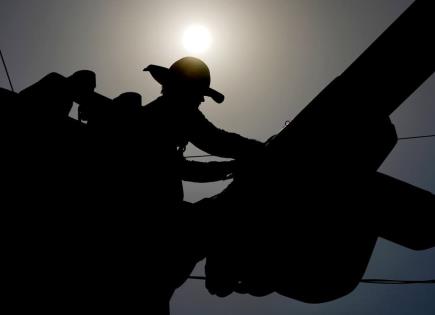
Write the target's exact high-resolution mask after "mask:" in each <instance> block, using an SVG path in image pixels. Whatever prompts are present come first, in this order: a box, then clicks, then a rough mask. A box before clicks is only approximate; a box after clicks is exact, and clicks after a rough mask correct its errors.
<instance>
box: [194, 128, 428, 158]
mask: <svg viewBox="0 0 435 315" xmlns="http://www.w3.org/2000/svg"><path fill="white" fill-rule="evenodd" d="M434 137H435V134H433V135H423V136H414V137H402V138H397V140H399V141H401V140H413V139H422V138H434ZM211 156H214V155H211V154H204V155H189V156H186V158H187V159H197V158H205V157H211Z"/></svg>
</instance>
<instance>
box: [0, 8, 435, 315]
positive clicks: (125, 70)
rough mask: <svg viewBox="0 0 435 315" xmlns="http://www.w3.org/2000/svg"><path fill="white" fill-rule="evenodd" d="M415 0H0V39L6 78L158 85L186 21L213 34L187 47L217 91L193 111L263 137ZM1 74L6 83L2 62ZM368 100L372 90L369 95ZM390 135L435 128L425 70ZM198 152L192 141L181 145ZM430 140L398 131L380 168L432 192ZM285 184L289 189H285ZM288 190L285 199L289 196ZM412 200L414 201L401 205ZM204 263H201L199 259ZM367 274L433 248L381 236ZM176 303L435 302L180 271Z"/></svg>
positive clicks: (244, 307)
mask: <svg viewBox="0 0 435 315" xmlns="http://www.w3.org/2000/svg"><path fill="white" fill-rule="evenodd" d="M411 3H412V0H305V1H302V0H299V1H295V0H282V1H280V0H262V1H260V0H246V1H239V0H231V1H229V0H228V1H227V0H219V1H217V0H216V1H215V0H209V1H166V0H159V1H146V0H144V1H133V0H124V1H115V0H106V1H103V0H88V1H84V0H75V1H72V0H70V1H66V0H50V1H46V0H27V1H23V0H0V48H1V49H2V51H3V54H4V55H5V58H6V61H7V63H8V66H9V71H10V74H11V76H12V80H13V83H14V86H15V89H16V90H18V91H20V90H22V89H23V88H25V87H27V86H28V85H30V84H32V83H34V82H35V81H37V80H39V79H40V78H41V77H42V76H44V75H45V74H47V73H49V72H51V71H56V72H59V73H61V74H63V75H70V74H72V73H73V72H74V71H76V70H79V69H90V70H93V71H95V72H96V73H97V91H98V92H100V93H102V94H104V95H106V96H109V97H115V96H117V95H119V94H120V93H122V92H126V91H136V92H139V93H141V94H142V96H143V102H144V104H146V103H147V102H149V101H151V100H152V99H154V98H155V97H157V96H158V95H159V93H160V86H159V85H158V84H157V83H156V82H155V81H153V80H152V79H151V77H150V76H149V74H147V73H143V72H142V71H141V70H142V69H143V68H144V66H146V65H148V64H159V65H163V66H169V65H170V64H171V63H172V62H174V61H175V60H177V59H179V58H181V57H183V56H186V55H190V53H189V52H187V51H185V49H184V47H183V45H182V42H181V38H182V34H183V31H184V30H185V29H186V27H188V26H189V25H191V24H202V25H204V26H205V27H207V28H208V29H209V31H210V32H211V34H212V38H213V39H212V46H211V48H210V49H209V50H208V51H206V52H204V53H203V54H200V55H196V56H197V57H200V58H202V59H203V60H204V61H205V62H206V63H208V65H209V66H210V69H211V73H212V86H213V87H214V88H216V89H217V90H219V91H221V92H222V93H224V94H225V96H226V101H225V102H224V103H223V104H220V105H217V104H215V103H213V102H212V101H211V100H207V102H206V103H205V104H204V105H203V106H202V111H203V112H204V113H205V114H206V115H207V117H208V118H209V119H210V120H211V121H213V122H214V123H215V124H216V125H218V126H219V127H221V128H224V129H226V130H229V131H235V132H238V133H241V134H243V135H245V136H248V137H252V138H256V139H259V140H266V139H267V138H269V137H270V136H272V135H273V134H275V133H277V132H278V131H279V130H280V129H281V128H282V126H283V124H284V122H285V121H286V120H289V119H291V118H292V117H294V116H295V115H296V114H297V113H298V112H299V111H300V110H301V109H302V108H303V107H304V106H305V105H307V104H308V102H309V101H310V100H311V99H312V98H313V97H314V96H315V95H316V94H317V93H319V92H320V91H321V90H322V88H323V87H325V86H326V85H327V84H328V83H329V82H330V81H331V80H332V79H333V78H334V77H336V76H337V75H339V74H340V73H341V72H343V71H344V70H345V69H346V67H347V66H348V65H349V64H350V63H351V62H352V61H353V60H355V59H356V58H357V57H358V56H359V55H360V54H361V53H362V52H363V50H364V49H365V48H367V47H368V45H369V44H370V43H371V42H373V41H374V40H375V39H376V37H377V36H379V35H380V34H381V33H382V31H384V30H385V28H386V27H387V26H388V25H390V24H391V23H392V22H393V21H394V20H395V19H396V18H397V17H398V16H399V15H400V14H401V13H402V12H403V11H404V10H405V9H406V8H407V7H408V6H409V5H410V4H411ZM0 86H1V87H8V83H7V79H6V75H5V73H4V70H3V69H2V68H1V69H0ZM374 101H376V100H374ZM392 119H393V122H394V123H395V125H396V128H397V132H398V134H399V136H414V135H421V134H434V133H435V78H434V76H432V77H431V78H430V79H429V80H428V81H427V82H426V83H425V84H424V85H423V86H422V87H421V88H420V89H419V90H418V91H417V92H416V93H415V94H414V95H413V96H412V97H410V98H409V99H408V100H407V101H406V102H405V103H404V104H403V105H402V106H401V107H400V108H399V109H398V110H397V111H396V112H395V113H394V114H393V117H392ZM191 153H198V151H197V150H196V149H195V148H189V150H188V154H191ZM434 161H435V140H434V139H426V140H423V139H422V140H417V141H402V142H400V143H399V144H398V145H397V147H396V148H395V150H394V151H393V152H392V154H391V155H390V157H389V158H388V159H387V161H386V162H385V163H384V165H383V166H382V171H384V172H385V173H387V174H389V175H392V176H394V177H397V178H399V179H402V180H405V181H407V182H410V183H412V184H414V185H417V186H419V187H422V188H425V189H427V190H429V191H431V192H432V193H435V167H434ZM226 184H227V183H223V182H220V183H214V184H201V185H198V184H186V185H185V194H186V199H187V200H190V201H195V200H199V199H201V198H203V197H205V196H210V195H214V194H216V193H217V192H219V191H220V190H221V189H222V188H223V187H225V185H226ZM289 196H291V192H289ZM289 202H291V200H289ZM410 210H411V209H410ZM196 273H197V274H202V273H203V271H202V270H201V268H200V267H198V270H197V271H196ZM366 277H386V278H404V279H412V278H417V279H423V278H435V250H429V251H425V252H412V251H410V250H407V249H405V248H401V247H399V246H396V245H394V244H391V243H389V242H386V241H382V240H380V241H379V243H378V245H377V247H376V250H375V253H374V256H373V258H372V261H371V263H370V266H369V268H368V271H367V274H366ZM172 312H173V314H175V315H181V314H210V315H213V314H216V315H217V314H241V315H243V314H253V315H266V314H435V287H434V286H431V287H430V286H409V287H408V286H406V287H403V286H402V287H398V286H373V285H361V286H359V287H358V289H357V290H355V291H354V292H353V293H352V294H350V295H349V296H347V297H345V298H343V299H340V300H338V301H334V302H331V303H326V304H320V305H307V304H303V303H299V302H296V301H294V300H291V299H287V298H283V297H279V296H278V295H271V296H268V297H264V298H253V297H250V296H242V295H232V296H230V297H228V298H225V299H219V298H216V297H213V296H210V295H208V293H207V292H206V290H205V289H204V287H203V283H201V282H194V281H189V282H187V283H186V284H185V285H184V286H183V288H182V289H180V290H179V291H178V292H177V294H176V297H175V298H174V300H173V302H172Z"/></svg>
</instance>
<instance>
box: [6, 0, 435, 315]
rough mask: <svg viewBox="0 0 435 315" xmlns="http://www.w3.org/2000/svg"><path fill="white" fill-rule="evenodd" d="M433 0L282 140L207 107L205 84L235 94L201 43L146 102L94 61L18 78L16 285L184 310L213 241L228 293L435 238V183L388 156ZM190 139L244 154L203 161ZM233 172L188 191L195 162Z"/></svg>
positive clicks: (50, 307) (13, 191) (11, 101)
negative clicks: (175, 301) (227, 121)
mask: <svg viewBox="0 0 435 315" xmlns="http://www.w3.org/2000/svg"><path fill="white" fill-rule="evenodd" d="M433 6H434V5H433V4H432V3H431V2H430V1H424V0H417V1H416V2H415V3H414V4H413V5H412V6H411V7H410V8H409V9H408V10H407V11H406V12H405V13H404V14H403V15H402V16H401V17H400V18H399V19H398V20H397V21H396V22H395V23H394V24H393V25H392V26H391V27H390V28H389V29H388V30H387V31H386V32H385V33H384V34H383V35H382V36H381V37H380V38H379V39H378V40H377V41H375V43H374V44H373V45H372V46H371V47H369V49H368V50H367V51H366V52H364V53H363V55H362V56H361V57H359V58H358V59H357V60H356V61H355V62H354V63H353V64H352V65H351V66H350V67H349V68H348V69H347V70H346V71H345V72H344V73H343V74H342V75H341V76H339V77H338V78H337V79H335V80H334V81H333V82H332V83H331V84H330V85H329V86H328V87H327V88H325V89H324V91H322V92H321V93H320V94H319V95H318V96H317V97H316V98H315V99H314V100H313V101H312V102H311V103H310V104H309V105H308V106H307V107H306V108H305V109H304V110H303V111H302V112H301V113H300V114H299V115H298V116H297V117H296V118H295V119H294V120H293V121H292V122H291V123H290V124H289V125H288V126H287V127H286V128H285V129H284V130H283V131H282V132H281V133H279V134H278V135H276V136H274V137H272V138H271V139H270V140H269V141H268V142H267V143H266V145H264V144H262V143H260V142H258V141H255V140H250V139H246V138H243V137H241V136H239V135H237V134H232V133H228V132H225V131H223V130H220V129H217V128H216V127H215V126H213V125H212V124H211V123H210V122H209V121H208V120H207V119H206V118H205V117H204V116H203V115H202V114H201V112H200V111H199V110H198V107H199V105H200V104H201V102H202V101H203V100H204V96H210V97H211V98H213V100H215V101H216V102H218V103H220V102H222V101H223V95H222V94H220V93H219V92H217V91H215V90H213V89H211V88H210V87H209V86H210V73H209V70H208V68H207V66H206V65H205V64H204V63H203V62H202V61H200V60H198V59H195V58H191V57H187V58H183V59H181V60H179V61H177V62H175V63H174V64H173V65H172V66H171V67H170V68H169V69H167V68H164V67H159V66H155V65H150V66H148V67H147V68H145V70H146V71H149V72H150V73H151V75H152V76H153V77H154V78H155V79H156V80H157V81H158V82H160V83H161V84H162V96H161V97H159V98H158V99H156V100H155V101H153V102H152V103H150V104H148V105H146V106H142V100H141V96H140V95H139V94H137V93H133V92H129V93H123V94H121V95H120V96H119V97H117V98H115V99H113V100H112V99H109V98H107V97H105V96H102V95H100V94H98V93H95V92H94V89H95V86H96V79H95V74H94V73H93V72H91V71H85V70H84V71H79V72H76V73H75V74H73V75H72V76H70V77H64V76H62V75H60V74H57V73H51V74H49V75H47V76H46V77H44V78H42V79H41V80H40V81H39V82H37V83H35V84H34V85H32V86H30V87H28V88H27V89H25V90H23V91H21V92H20V93H14V92H9V91H7V90H4V89H0V100H1V106H2V112H3V114H4V117H7V119H5V120H4V121H3V124H2V125H1V128H2V130H1V131H2V133H1V134H2V140H3V144H4V152H5V154H4V156H3V165H4V167H3V169H4V172H3V181H4V184H5V185H4V186H5V187H4V188H3V197H4V198H3V202H4V205H5V207H4V209H5V210H4V211H3V213H4V214H5V222H6V223H7V224H6V225H7V228H6V234H7V242H6V243H7V244H6V248H5V253H6V255H5V257H6V259H5V264H6V268H5V270H7V276H6V279H5V284H6V286H7V288H8V290H7V291H8V292H9V295H8V296H7V297H6V298H9V299H10V300H11V301H15V300H17V299H18V300H25V301H26V303H25V304H24V303H22V302H20V301H18V302H15V305H17V307H20V306H22V308H28V309H32V310H35V309H44V312H46V313H47V312H48V313H56V314H57V313H59V312H64V310H65V308H67V309H68V310H70V311H77V312H78V311H83V309H85V308H86V309H87V310H91V311H96V312H102V311H109V310H110V311H112V312H122V313H128V312H134V311H137V310H143V309H148V310H153V313H155V314H168V313H169V307H168V306H169V305H168V303H169V299H170V298H171V296H172V294H173V292H174V290H175V289H176V288H177V287H179V286H180V285H181V284H182V283H183V282H184V281H185V280H186V279H187V277H188V276H189V274H190V272H191V271H192V269H193V267H194V265H195V264H196V263H197V261H199V260H201V259H202V258H204V257H206V259H207V262H206V274H207V279H206V285H207V288H208V289H209V291H210V292H211V293H212V294H217V295H219V296H225V295H228V294H230V293H232V292H234V291H236V292H242V293H249V294H252V295H256V296H261V295H265V294H269V293H271V292H274V291H275V292H278V293H280V294H282V295H285V296H288V297H291V298H294V299H298V300H301V301H305V302H309V303H319V302H325V301H330V300H333V299H336V298H339V297H341V296H344V295H345V294H347V293H349V292H351V291H352V290H353V289H354V288H355V287H356V285H357V284H358V283H359V280H360V279H361V277H362V275H363V273H364V271H365V269H366V267H367V264H368V261H369V259H370V256H371V254H372V251H373V248H374V246H375V243H376V240H377V238H378V237H383V238H386V239H388V240H391V241H393V242H396V243H398V244H400V245H403V246H406V247H409V248H412V249H415V250H423V249H427V248H431V247H433V246H435V231H434V230H433V227H432V224H430V223H431V220H430V219H429V218H430V217H431V214H432V213H433V209H435V197H434V196H433V195H432V194H431V193H429V192H426V191H424V190H422V189H419V188H417V187H414V186H412V185H409V184H407V183H403V182H401V181H399V180H397V179H394V178H391V177H389V176H386V175H384V174H381V173H379V172H378V171H377V170H378V168H379V166H380V165H381V164H382V162H383V161H384V159H385V158H386V157H387V156H388V154H389V153H390V152H391V150H392V149H393V147H394V146H395V144H396V142H397V136H396V132H395V129H394V126H393V125H392V124H391V122H390V120H389V115H390V114H391V113H392V112H393V111H394V110H395V109H396V108H397V107H398V106H400V104H401V103H402V102H403V101H404V100H405V99H406V98H407V97H408V96H409V95H411V94H412V93H413V92H414V91H415V90H416V89H417V88H418V87H419V86H420V85H421V84H422V83H423V82H424V81H425V80H426V79H427V78H428V77H429V76H430V75H431V74H432V73H433V72H434V71H435V59H434V58H433V56H435V48H434V47H433V45H430V40H429V38H432V37H433V30H434V29H435V27H434V26H435V25H434V23H435V22H434V20H433V19H432V17H431V16H430V12H433ZM73 102H76V103H78V104H79V120H75V119H72V118H70V117H68V114H69V112H70V110H71V108H72V106H73ZM188 142H192V143H193V144H194V145H196V146H198V147H199V148H200V149H203V150H204V151H206V152H208V153H210V154H213V155H218V156H222V157H228V158H233V159H235V161H230V162H220V163H216V162H210V163H199V162H190V161H186V160H185V159H184V157H183V152H184V149H185V146H186V145H187V143H188ZM233 174H234V181H233V182H232V183H231V184H230V185H229V186H228V188H227V189H226V190H224V191H223V192H222V193H221V194H219V195H217V196H215V197H213V198H209V199H205V200H202V201H200V202H198V203H196V204H189V203H186V202H183V190H182V186H181V180H182V179H184V180H192V181H198V182H205V181H215V180H221V179H226V178H229V177H232V176H233ZM411 209H412V210H411Z"/></svg>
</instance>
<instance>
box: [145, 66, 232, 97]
mask: <svg viewBox="0 0 435 315" xmlns="http://www.w3.org/2000/svg"><path fill="white" fill-rule="evenodd" d="M143 71H148V72H149V73H151V76H152V77H153V78H154V80H156V81H157V82H159V83H160V84H161V85H166V84H168V83H169V80H170V79H169V69H168V68H165V67H162V66H156V65H149V66H148V67H146V68H145V69H143ZM203 94H204V96H209V97H211V98H212V99H213V101H215V102H216V103H218V104H220V103H222V102H223V101H224V99H225V96H224V95H223V94H222V93H219V92H218V91H216V90H214V89H212V88H207V89H206V90H205V91H204V93H203Z"/></svg>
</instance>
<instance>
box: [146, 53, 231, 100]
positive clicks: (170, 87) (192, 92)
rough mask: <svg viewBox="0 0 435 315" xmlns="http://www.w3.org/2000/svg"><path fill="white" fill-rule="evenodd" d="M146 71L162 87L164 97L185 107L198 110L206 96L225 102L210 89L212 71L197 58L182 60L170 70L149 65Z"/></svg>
mask: <svg viewBox="0 0 435 315" xmlns="http://www.w3.org/2000/svg"><path fill="white" fill-rule="evenodd" d="M144 71H149V72H150V73H151V75H152V76H153V78H154V79H155V80H156V81H157V82H159V83H160V84H161V85H162V93H163V95H166V96H169V97H172V98H175V99H177V101H179V102H180V103H183V104H184V105H185V106H188V107H196V108H197V107H198V106H199V105H200V104H201V103H202V102H203V101H204V96H210V97H211V98H212V99H213V100H214V101H215V102H217V103H222V102H223V100H224V96H223V95H222V94H221V93H219V92H217V91H215V90H213V89H211V88H210V70H209V69H208V67H207V65H206V64H205V63H204V62H202V61H201V60H199V59H197V58H194V57H185V58H182V59H180V60H178V61H176V62H175V63H174V64H172V66H171V67H170V68H169V69H168V68H165V67H160V66H155V65H149V66H148V67H146V68H145V69H144Z"/></svg>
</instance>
